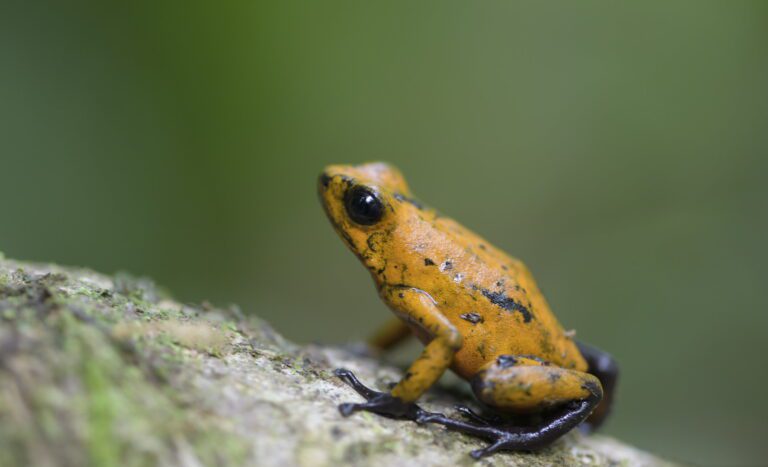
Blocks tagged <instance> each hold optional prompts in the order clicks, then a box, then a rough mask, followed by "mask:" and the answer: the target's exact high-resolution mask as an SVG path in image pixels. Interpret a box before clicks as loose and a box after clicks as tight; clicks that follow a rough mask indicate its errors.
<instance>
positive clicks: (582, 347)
mask: <svg viewBox="0 0 768 467" xmlns="http://www.w3.org/2000/svg"><path fill="white" fill-rule="evenodd" d="M576 345H578V346H579V351H580V352H581V355H583V356H584V358H585V359H586V360H587V364H588V365H589V369H588V370H587V371H589V372H590V373H592V374H593V375H595V376H597V379H599V380H600V384H601V385H602V386H603V392H604V395H603V400H601V401H600V404H599V405H598V406H597V408H596V409H595V410H594V412H592V415H590V416H589V418H587V420H586V421H585V422H584V424H582V425H581V428H582V429H583V431H585V432H591V431H594V430H596V429H598V428H599V427H600V425H602V424H603V422H604V421H605V419H606V417H608V414H609V413H610V411H611V405H612V404H613V396H614V394H615V392H616V383H617V381H618V379H619V365H618V364H617V363H616V360H614V359H613V357H611V355H610V354H608V353H606V352H603V351H602V350H600V349H597V348H595V347H592V346H590V345H587V344H584V343H583V342H577V343H576Z"/></svg>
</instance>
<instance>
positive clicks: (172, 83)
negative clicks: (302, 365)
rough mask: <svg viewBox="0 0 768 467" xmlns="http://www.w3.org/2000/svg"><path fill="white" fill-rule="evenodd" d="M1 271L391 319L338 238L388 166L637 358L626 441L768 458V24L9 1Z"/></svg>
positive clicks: (624, 15) (710, 10)
mask: <svg viewBox="0 0 768 467" xmlns="http://www.w3.org/2000/svg"><path fill="white" fill-rule="evenodd" d="M1 10H2V12H1V13H0V57H1V58H2V60H0V208H1V210H0V212H1V213H2V214H1V215H0V250H2V251H3V252H4V253H5V254H6V255H7V256H9V257H14V258H18V259H26V260H39V261H56V262H60V263H67V264H75V265H84V266H88V267H92V268H95V269H98V270H102V271H105V272H113V271H116V270H127V271H129V272H132V273H134V274H137V275H148V276H152V277H154V278H155V279H157V280H158V282H160V283H161V284H163V285H165V286H166V287H168V288H169V289H170V290H172V291H173V292H174V294H176V295H177V296H178V297H179V298H181V299H183V300H186V301H190V302H196V301H202V300H210V301H211V302H213V303H216V304H220V305H227V304H229V303H232V302H234V303H238V304H240V306H241V307H242V309H243V310H244V311H245V312H248V313H255V314H258V315H260V316H262V317H264V318H266V319H268V320H269V321H271V322H272V323H273V324H274V325H275V327H276V328H277V329H278V330H279V331H281V332H282V333H284V334H285V335H287V336H289V337H291V338H293V339H295V340H298V341H303V342H308V341H317V342H345V341H352V340H360V339H362V338H363V337H364V336H365V335H366V334H367V333H369V332H370V331H371V330H372V329H373V328H374V327H375V324H376V323H379V322H384V321H385V320H386V319H387V317H388V314H387V313H388V311H387V310H386V308H385V307H384V305H382V304H381V303H380V302H379V301H378V299H377V297H376V294H375V291H374V289H373V287H372V285H371V281H370V278H369V277H368V275H367V273H366V272H365V270H364V269H363V268H362V267H361V266H360V265H358V264H357V263H356V260H355V258H354V257H353V256H352V255H351V254H349V253H348V252H347V251H346V250H345V247H344V245H343V244H342V243H341V242H340V241H339V240H338V239H337V238H336V237H335V234H334V233H333V231H332V229H331V228H330V227H329V226H328V225H327V221H326V220H325V218H324V216H323V214H322V211H321V209H320V207H319V204H318V202H317V199H316V195H315V179H316V176H317V174H318V173H319V171H320V170H321V168H322V167H323V166H324V165H326V164H329V163H346V162H349V163H356V162H363V161H369V160H387V161H390V162H392V163H394V164H395V165H397V166H399V167H400V168H401V169H402V170H403V172H404V173H405V174H406V176H407V178H408V180H409V182H410V184H411V186H412V188H413V190H414V192H415V193H416V194H417V195H418V196H419V197H420V198H421V199H423V200H425V201H426V202H427V203H429V204H431V205H433V206H434V207H436V208H438V209H440V210H441V211H442V212H444V213H445V214H448V215H450V216H452V217H454V218H456V219H458V220H459V221H460V222H462V223H464V224H465V225H467V226H469V227H470V228H472V229H474V230H476V231H479V232H480V233H482V234H483V235H485V236H486V237H487V238H488V239H489V240H490V241H491V242H493V243H494V244H496V245H498V246H500V247H502V248H503V249H505V250H507V251H509V252H510V253H512V254H513V255H515V256H518V257H520V258H522V259H523V260H524V261H526V262H527V263H528V264H529V266H530V267H531V269H532V270H533V271H534V273H535V275H536V277H537V278H538V280H539V282H540V284H541V286H542V288H543V289H544V290H545V292H546V293H547V295H548V297H549V300H550V301H551V304H552V306H553V308H554V309H555V312H556V313H557V315H558V316H559V317H560V319H561V321H562V322H563V323H564V325H565V326H566V327H569V328H570V327H573V328H576V329H577V330H578V335H579V337H580V338H581V339H584V340H587V341H589V342H592V343H594V344H596V345H598V346H600V347H603V348H605V349H608V350H610V351H611V352H612V353H613V354H615V356H616V357H617V358H618V360H619V361H620V362H621V365H622V369H623V376H622V378H623V379H622V381H621V387H620V395H619V399H618V404H617V407H616V410H615V414H614V417H613V419H612V420H611V421H610V423H609V425H608V426H607V430H606V431H607V432H608V433H610V434H613V435H616V436H618V437H620V438H622V439H624V440H626V441H628V442H631V443H633V444H636V445H638V446H640V447H643V448H646V449H649V450H651V451H654V452H656V453H658V454H661V455H663V456H666V457H668V458H671V459H676V460H682V461H686V462H691V463H694V464H700V465H760V464H763V463H764V462H765V461H766V459H768V444H766V442H765V436H766V434H768V433H767V431H768V430H767V429H766V428H767V427H768V425H767V424H768V422H767V421H768V397H766V392H765V388H766V384H768V363H766V352H767V351H768V343H767V337H766V332H767V331H768V293H766V290H765V289H766V278H767V277H768V275H767V274H766V264H768V248H767V247H766V235H767V234H768V216H767V215H766V213H767V212H768V183H767V182H768V172H767V169H768V158H767V157H766V150H767V149H768V42H767V40H768V3H766V2H762V1H753V2H749V1H730V2H720V1H717V2H709V1H704V0H696V1H688V2H686V1H679V2H667V1H649V2H635V3H634V4H632V3H629V2H621V3H615V2H608V3H606V2H569V1H562V2H542V3H541V4H539V3H536V2H524V3H510V2H491V3H488V2H483V3H476V2H470V3H466V2H436V3H431V2H402V3H401V2H386V4H375V3H372V2H345V3H336V2H306V3H303V2H271V3H270V4H267V3H266V2H181V3H179V2H173V3H171V2H168V3H167V4H165V3H163V2H92V3H78V2H54V1H48V2H45V1H43V2H18V3H15V4H14V3H11V2H3V5H2V7H1Z"/></svg>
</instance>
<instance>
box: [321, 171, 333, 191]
mask: <svg viewBox="0 0 768 467" xmlns="http://www.w3.org/2000/svg"><path fill="white" fill-rule="evenodd" d="M330 183H331V177H330V176H328V174H327V173H325V172H323V173H321V174H320V184H321V185H322V186H323V188H328V185H329V184H330Z"/></svg>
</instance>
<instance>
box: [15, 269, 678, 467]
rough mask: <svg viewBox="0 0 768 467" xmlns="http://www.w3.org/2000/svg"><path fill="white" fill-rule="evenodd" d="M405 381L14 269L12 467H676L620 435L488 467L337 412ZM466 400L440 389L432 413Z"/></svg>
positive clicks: (340, 354) (157, 298) (135, 283)
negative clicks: (368, 391) (343, 374)
mask: <svg viewBox="0 0 768 467" xmlns="http://www.w3.org/2000/svg"><path fill="white" fill-rule="evenodd" d="M337 367H346V368H350V369H352V370H354V371H355V372H356V373H357V374H359V375H360V377H361V378H363V379H364V380H365V381H369V382H373V383H375V384H376V385H378V386H379V387H386V386H387V384H389V383H391V382H394V381H396V380H397V379H398V377H399V375H400V371H399V370H397V369H395V368H392V367H388V366H382V365H381V363H380V362H379V361H377V360H375V359H372V358H367V357H362V356H359V355H357V354H355V353H353V352H350V351H348V350H345V349H342V348H335V347H322V346H305V347H301V346H298V345H296V344H293V343H291V342H288V341H286V340H285V339H283V338H282V337H281V336H280V335H279V334H277V333H276V332H275V331H274V330H272V329H271V328H270V327H269V325H268V324H266V323H265V322H263V321H261V320H259V319H258V318H255V317H252V316H250V315H244V314H243V313H241V312H240V311H239V310H238V309H237V308H230V309H217V308H214V307H211V306H209V305H201V306H190V305H186V304H181V303H179V302H176V301H174V300H173V299H172V298H170V297H169V295H168V294H167V293H165V292H163V291H162V290H160V289H158V288H157V287H155V286H154V284H153V283H152V281H150V280H146V279H135V278H131V277H129V276H126V275H118V276H115V277H109V276H105V275H102V274H98V273H94V272H92V271H88V270H83V269H75V268H63V267H60V266H55V265H40V264H29V263H22V262H17V261H12V260H8V259H3V257H2V255H0V465H36V466H49V465H51V466H53V465H72V466H82V465H94V466H112V465H114V466H132V465H136V466H141V465H157V464H162V465H183V466H197V465H258V466H291V465H301V466H326V465H327V466H340V465H350V466H360V465H372V466H378V465H381V466H391V465H399V466H405V465H414V466H416V465H418V466H429V465H435V466H438V465H439V466H444V465H468V466H469V465H499V466H502V465H517V466H520V465H526V466H537V465H590V466H604V465H605V466H607V465H611V466H614V465H647V466H651V465H670V464H669V463H667V462H665V461H662V460H659V459H658V458H656V457H654V456H652V455H650V454H647V453H644V452H641V451H639V450H637V449H635V448H632V447H630V446H627V445H625V444H622V443H620V442H619V441H616V440H613V439H611V438H608V437H605V436H589V437H585V436H581V435H580V434H579V433H576V432H574V433H571V434H569V435H567V436H566V437H564V438H563V439H562V440H560V441H558V442H557V443H555V444H554V445H553V446H551V447H550V448H548V449H545V450H544V451H541V452H539V453H535V454H532V453H503V454H497V455H495V456H492V457H490V458H487V459H483V460H481V461H473V460H472V459H471V458H470V457H469V456H468V454H467V453H468V452H469V451H471V450H473V449H477V448H479V447H481V446H482V445H483V442H482V441H480V440H477V439H473V438H470V437H467V436H465V435H462V434H458V433H451V432H447V431H445V430H444V429H443V428H441V427H438V426H419V425H417V424H415V423H411V422H402V421H394V420H389V419H385V418H382V417H377V416H375V415H371V414H367V413H363V414H356V415H354V416H352V417H350V418H348V419H344V418H342V417H341V416H340V415H339V413H338V411H337V409H336V406H337V405H338V404H339V403H340V402H343V401H353V400H357V399H358V396H357V395H356V394H355V393H354V392H353V391H352V390H351V389H350V388H348V387H347V386H345V385H344V384H342V383H341V382H340V381H339V380H338V379H337V378H335V377H334V376H333V369H334V368H337ZM458 398H459V396H456V395H452V394H451V392H450V391H437V390H436V391H431V392H430V393H429V394H428V395H427V396H426V397H425V398H424V399H425V400H424V404H423V405H424V406H425V408H427V409H429V410H435V411H442V412H448V413H451V412H452V411H453V410H452V409H451V407H452V406H453V405H454V404H455V403H457V402H459V400H458Z"/></svg>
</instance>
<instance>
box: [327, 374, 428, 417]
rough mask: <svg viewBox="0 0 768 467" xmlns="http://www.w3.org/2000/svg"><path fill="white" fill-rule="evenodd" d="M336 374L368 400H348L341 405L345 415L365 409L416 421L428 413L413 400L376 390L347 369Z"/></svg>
mask: <svg viewBox="0 0 768 467" xmlns="http://www.w3.org/2000/svg"><path fill="white" fill-rule="evenodd" d="M334 374H335V375H336V376H338V377H339V378H340V379H341V380H342V381H344V382H345V383H347V384H348V385H349V386H351V387H352V389H354V390H355V391H357V393H358V394H360V395H361V396H363V397H364V398H365V400H366V402H363V403H360V404H356V403H351V402H348V403H344V404H341V405H339V412H341V414H342V415H343V416H345V417H349V416H350V415H352V414H353V413H355V412H358V411H361V410H364V411H367V412H373V413H375V414H379V415H383V416H385V417H389V418H395V419H400V420H414V421H415V420H417V419H420V417H422V416H423V415H424V414H426V413H427V412H425V411H424V410H422V409H421V407H419V406H418V405H416V404H414V403H413V402H404V401H403V400H401V399H399V398H397V397H394V396H392V395H391V394H389V393H388V392H379V391H374V390H373V389H371V388H369V387H367V386H366V385H364V384H363V383H361V382H360V380H359V379H357V377H356V376H355V375H354V374H353V373H352V372H351V371H349V370H347V369H344V368H339V369H337V370H336V371H334Z"/></svg>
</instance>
